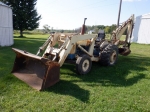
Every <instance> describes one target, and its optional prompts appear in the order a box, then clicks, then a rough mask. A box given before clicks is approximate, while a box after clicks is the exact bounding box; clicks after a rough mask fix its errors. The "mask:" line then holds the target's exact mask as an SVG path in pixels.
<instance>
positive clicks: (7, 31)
mask: <svg viewBox="0 0 150 112" xmlns="http://www.w3.org/2000/svg"><path fill="white" fill-rule="evenodd" d="M12 21H13V18H12V9H11V8H10V7H9V6H7V5H5V4H4V3H2V2H0V46H11V45H12V44H13V43H14V40H13V22H12Z"/></svg>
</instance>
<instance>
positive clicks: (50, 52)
mask: <svg viewBox="0 0 150 112" xmlns="http://www.w3.org/2000/svg"><path fill="white" fill-rule="evenodd" d="M133 20H134V15H132V16H131V17H130V18H129V19H128V20H127V21H125V22H124V23H123V24H122V25H121V26H119V27H118V28H117V29H116V30H115V31H114V32H113V33H112V36H111V39H110V40H109V41H108V40H105V37H103V36H102V35H103V33H104V32H103V31H100V32H99V34H98V35H97V34H90V35H87V34H84V28H85V21H86V18H85V19H84V24H83V26H82V30H81V34H51V35H50V36H49V37H48V39H47V40H46V41H45V43H44V44H43V45H42V46H41V47H40V48H39V50H38V52H37V54H36V55H35V54H32V53H29V52H26V51H24V50H19V49H16V48H12V50H13V51H14V52H15V53H16V58H15V61H14V66H13V69H12V73H13V74H14V75H15V76H16V77H17V78H19V79H20V80H22V81H24V82H26V83H27V84H28V85H30V86H31V87H33V88H34V89H37V90H43V89H45V88H48V87H50V86H52V85H54V84H55V83H57V82H58V81H59V80H60V79H59V77H60V67H61V66H62V65H63V64H64V63H65V62H67V61H68V60H69V61H73V62H75V65H76V70H77V73H78V74H81V75H84V74H87V73H89V72H90V70H91V67H92V62H93V61H95V62H99V63H101V64H103V65H106V66H108V65H114V64H115V63H116V61H117V58H118V53H119V54H121V55H128V54H129V53H130V52H131V51H130V38H131V35H132V29H133ZM126 29H127V36H126V38H125V40H124V41H122V40H120V38H121V35H122V34H123V33H124V31H125V30H126ZM41 53H43V54H42V56H39V54H41Z"/></svg>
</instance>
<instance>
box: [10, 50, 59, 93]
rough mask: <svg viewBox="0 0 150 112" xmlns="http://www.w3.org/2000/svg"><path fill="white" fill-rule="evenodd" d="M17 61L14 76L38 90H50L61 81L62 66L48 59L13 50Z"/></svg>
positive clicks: (13, 71) (13, 70)
mask: <svg viewBox="0 0 150 112" xmlns="http://www.w3.org/2000/svg"><path fill="white" fill-rule="evenodd" d="M12 50H13V51H14V52H15V53H16V59H15V62H14V66H13V69H12V72H11V73H12V74H13V75H14V76H16V77H17V78H19V79H20V80H22V81H24V82H25V83H27V84H28V85H29V86H31V87H33V88H34V89H37V90H43V89H45V88H48V87H50V86H52V85H54V84H55V83H57V82H58V81H59V74H60V65H59V64H58V63H57V62H53V61H50V60H48V59H46V58H42V57H40V56H36V55H34V54H31V53H28V52H25V51H22V50H19V49H16V48H12Z"/></svg>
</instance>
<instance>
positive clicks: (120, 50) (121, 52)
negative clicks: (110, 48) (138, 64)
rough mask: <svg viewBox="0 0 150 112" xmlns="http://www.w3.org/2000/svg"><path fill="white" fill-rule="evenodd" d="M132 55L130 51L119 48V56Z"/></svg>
mask: <svg viewBox="0 0 150 112" xmlns="http://www.w3.org/2000/svg"><path fill="white" fill-rule="evenodd" d="M130 53H131V50H130V49H125V48H119V54H120V55H123V56H127V55H129V54H130Z"/></svg>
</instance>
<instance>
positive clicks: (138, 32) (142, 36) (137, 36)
mask: <svg viewBox="0 0 150 112" xmlns="http://www.w3.org/2000/svg"><path fill="white" fill-rule="evenodd" d="M131 41H132V42H136V43H141V44H150V13H148V14H144V15H141V16H137V17H136V19H135V25H134V29H133V35H132V38H131Z"/></svg>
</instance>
